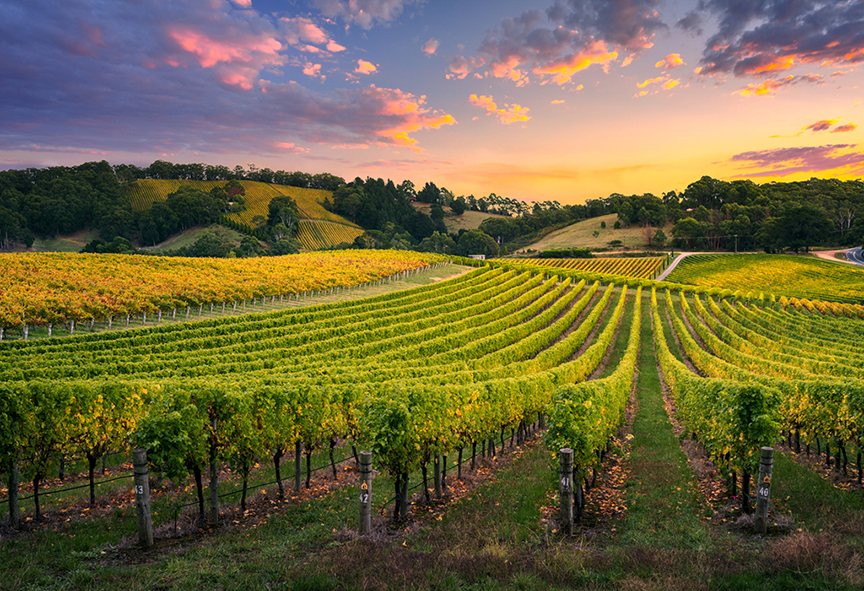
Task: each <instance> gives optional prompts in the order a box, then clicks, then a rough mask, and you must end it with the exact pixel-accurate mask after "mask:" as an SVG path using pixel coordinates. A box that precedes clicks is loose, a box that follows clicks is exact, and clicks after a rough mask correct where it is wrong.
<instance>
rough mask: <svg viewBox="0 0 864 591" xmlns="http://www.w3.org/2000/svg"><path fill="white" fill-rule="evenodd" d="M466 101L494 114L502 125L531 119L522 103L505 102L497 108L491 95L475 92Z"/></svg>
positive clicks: (488, 113)
mask: <svg viewBox="0 0 864 591" xmlns="http://www.w3.org/2000/svg"><path fill="white" fill-rule="evenodd" d="M468 102H469V103H471V104H472V105H474V106H475V107H479V108H481V109H484V110H485V111H486V114H487V115H493V114H494V115H495V116H496V117H498V121H500V122H501V123H503V124H504V125H510V124H511V123H517V122H519V121H528V120H529V119H531V116H530V115H528V111H530V109H528V108H527V107H523V106H522V105H517V104H512V105H509V104H505V105H504V107H503V108H501V109H499V108H498V105H497V104H495V101H494V99H493V98H492V97H491V96H485V95H480V96H477V95H476V94H472V95H471V96H470V97H468ZM562 102H563V101H562Z"/></svg>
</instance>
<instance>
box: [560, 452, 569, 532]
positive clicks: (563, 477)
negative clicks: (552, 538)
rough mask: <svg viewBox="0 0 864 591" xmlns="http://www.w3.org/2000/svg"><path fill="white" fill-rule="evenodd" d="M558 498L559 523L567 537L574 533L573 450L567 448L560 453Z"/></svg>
mask: <svg viewBox="0 0 864 591" xmlns="http://www.w3.org/2000/svg"><path fill="white" fill-rule="evenodd" d="M558 466H559V478H558V498H559V502H560V506H561V510H560V516H559V521H560V522H561V528H562V529H563V530H564V533H565V534H566V535H568V536H569V535H570V534H572V533H573V450H572V449H570V448H569V447H565V448H563V449H561V450H559V452H558Z"/></svg>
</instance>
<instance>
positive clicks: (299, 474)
mask: <svg viewBox="0 0 864 591" xmlns="http://www.w3.org/2000/svg"><path fill="white" fill-rule="evenodd" d="M301 452H302V443H301V442H300V440H299V439H298V440H297V441H295V442H294V491H295V492H300V485H301V484H302V482H303V456H302V454H301Z"/></svg>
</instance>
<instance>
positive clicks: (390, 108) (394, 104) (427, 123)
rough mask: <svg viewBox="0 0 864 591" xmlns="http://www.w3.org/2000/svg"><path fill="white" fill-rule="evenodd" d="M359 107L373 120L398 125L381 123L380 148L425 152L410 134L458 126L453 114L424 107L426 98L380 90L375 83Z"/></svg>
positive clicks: (387, 89)
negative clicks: (380, 119) (383, 146)
mask: <svg viewBox="0 0 864 591" xmlns="http://www.w3.org/2000/svg"><path fill="white" fill-rule="evenodd" d="M360 101H361V102H362V103H363V104H361V105H360V107H361V108H362V110H363V112H364V113H366V114H368V116H369V117H371V118H372V119H373V120H374V119H379V118H386V119H387V120H390V119H395V120H396V123H395V124H386V123H387V122H386V121H385V122H382V123H384V125H381V128H380V129H377V130H375V132H374V133H375V135H376V136H378V137H379V138H382V141H381V142H379V143H380V144H381V145H387V144H394V145H397V146H403V147H408V148H411V149H412V150H414V151H417V152H419V151H422V150H420V148H418V147H417V140H415V139H414V138H412V137H411V136H410V135H409V134H412V133H414V132H416V131H420V130H423V129H438V128H440V127H442V126H444V125H455V124H456V120H455V119H454V118H453V116H452V115H449V114H447V113H442V112H440V111H437V110H436V111H430V110H429V109H428V108H426V107H425V104H426V97H425V96H420V97H415V96H414V95H413V94H410V93H407V92H402V91H401V90H399V89H398V88H397V89H391V88H378V87H377V86H375V85H374V84H373V85H371V86H369V88H364V89H363V90H361V91H360Z"/></svg>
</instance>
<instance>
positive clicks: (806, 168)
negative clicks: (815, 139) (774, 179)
mask: <svg viewBox="0 0 864 591" xmlns="http://www.w3.org/2000/svg"><path fill="white" fill-rule="evenodd" d="M855 147H857V145H855V144H832V145H827V146H814V147H801V148H777V149H773V150H761V151H754V152H743V153H741V154H736V155H735V156H733V157H732V158H730V159H729V161H730V162H735V163H742V164H743V166H742V169H743V170H748V171H749V170H752V169H757V170H756V171H754V172H746V173H742V174H740V175H736V176H738V177H771V176H778V177H783V176H788V175H790V174H795V173H826V172H833V173H834V174H856V175H860V174H862V173H864V153H862V152H849V151H848V150H850V149H852V148H855Z"/></svg>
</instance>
